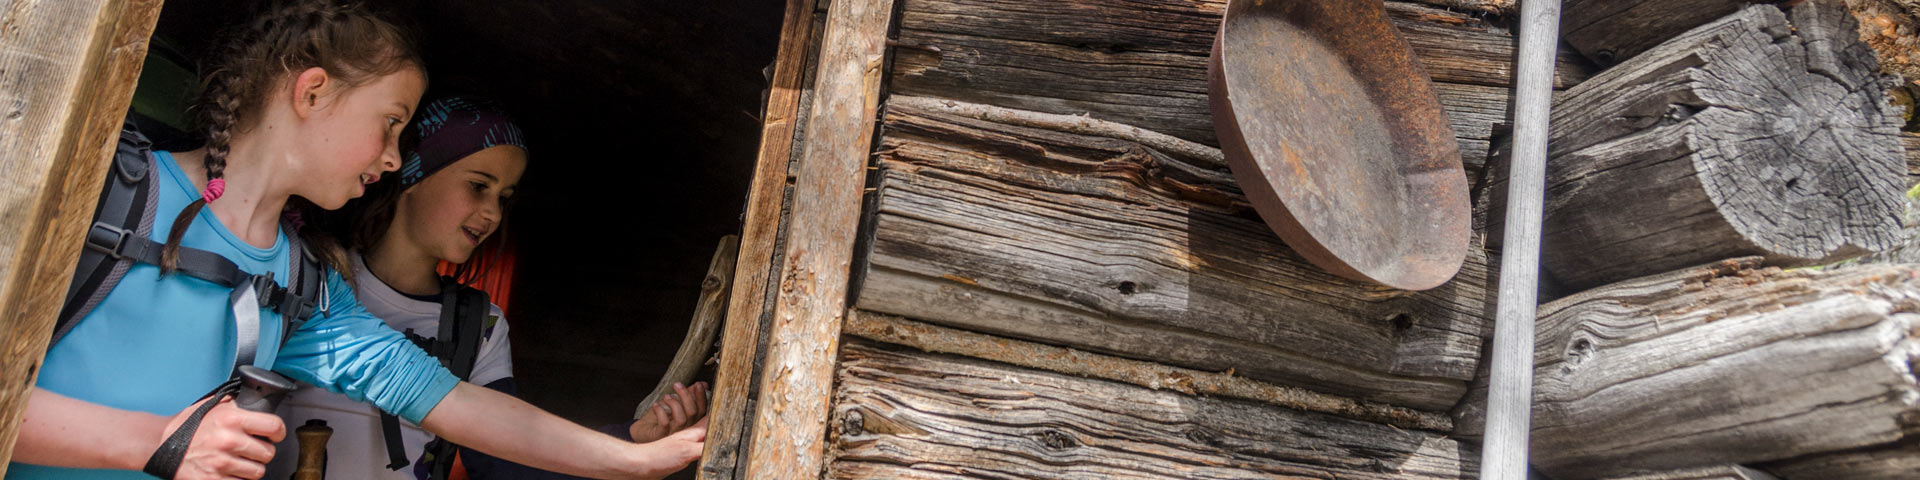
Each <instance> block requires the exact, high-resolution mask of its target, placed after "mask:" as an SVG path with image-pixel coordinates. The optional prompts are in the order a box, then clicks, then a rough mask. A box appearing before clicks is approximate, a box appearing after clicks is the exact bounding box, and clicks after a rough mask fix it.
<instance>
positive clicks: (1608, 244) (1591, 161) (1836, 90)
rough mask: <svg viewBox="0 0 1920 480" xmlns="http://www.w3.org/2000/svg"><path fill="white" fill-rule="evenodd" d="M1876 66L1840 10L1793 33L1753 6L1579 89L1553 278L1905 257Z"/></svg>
mask: <svg viewBox="0 0 1920 480" xmlns="http://www.w3.org/2000/svg"><path fill="white" fill-rule="evenodd" d="M1873 65H1874V59H1873V53H1872V52H1871V51H1870V49H1868V48H1867V47H1866V46H1865V45H1862V44H1860V43H1859V42H1858V41H1857V40H1855V39H1854V35H1853V19H1852V17H1851V16H1850V15H1848V14H1847V13H1846V11H1845V10H1844V9H1843V8H1840V7H1839V6H1838V5H1837V4H1833V3H1830V2H1809V3H1806V4H1803V5H1802V6H1801V7H1799V8H1795V9H1793V11H1792V19H1791V20H1789V18H1788V16H1787V15H1785V14H1783V13H1781V12H1780V10H1779V9H1777V8H1774V7H1773V6H1770V5H1755V6H1752V7H1748V8H1747V9H1744V10H1742V11H1741V12H1740V13H1739V14H1737V15H1733V16H1729V17H1726V18H1723V19H1721V20H1718V21H1716V22H1713V23H1711V24H1708V25H1705V26H1702V27H1700V28H1699V29H1695V30H1692V31H1690V32H1688V33H1687V34H1685V35H1683V36H1681V37H1679V38H1675V39H1674V40H1672V41H1670V42H1667V43H1665V44H1662V45H1661V46H1660V47H1658V48H1655V49H1653V50H1650V51H1648V52H1647V53H1645V54H1642V55H1640V56H1637V57H1634V58H1633V59H1632V60H1630V61H1628V62H1626V63H1622V64H1620V65H1619V66H1616V67H1614V68H1612V69H1609V70H1607V71H1606V72H1603V73H1601V74H1600V75H1599V76H1596V77H1594V78H1593V79H1592V80H1590V81H1588V82H1586V83H1583V84H1581V85H1579V86H1577V87H1574V88H1572V89H1570V90H1568V91H1567V92H1565V94H1564V95H1563V96H1562V97H1561V99H1560V101H1559V102H1558V103H1557V104H1556V105H1555V107H1554V115H1553V134H1552V135H1553V137H1552V142H1551V145H1552V149H1551V150H1550V152H1549V154H1550V155H1551V160H1549V161H1548V173H1547V175H1548V176H1547V198H1548V200H1547V206H1546V216H1547V219H1548V220H1547V224H1546V229H1545V237H1544V239H1543V249H1544V253H1543V263H1544V265H1545V268H1546V270H1547V271H1548V272H1550V273H1551V274H1552V275H1553V277H1554V278H1555V279H1556V280H1559V281H1560V282H1561V283H1563V284H1565V285H1566V286H1568V287H1572V288H1575V289H1581V288H1591V287H1595V286H1599V285H1603V284H1606V283H1610V282H1615V281H1620V280H1625V279H1628V278H1633V277H1637V276H1641V275H1647V274H1652V273H1657V272H1663V271H1669V270H1674V269H1679V268H1685V267H1686V266H1688V265H1693V264H1699V263H1705V262H1710V261H1714V260H1718V259H1722V258H1731V257H1736V256H1742V255H1763V256H1766V257H1767V258H1768V260H1769V261H1770V262H1774V263H1775V264H1779V265H1807V264H1814V263H1826V262H1831V261H1834V260H1837V259H1843V258H1849V257H1853V256H1858V255H1861V254H1864V253H1867V252H1870V251H1877V250H1881V249H1885V248H1888V247H1891V246H1893V244H1894V243H1895V242H1896V241H1897V238H1896V237H1897V232H1898V231H1899V227H1900V213H1901V209H1902V208H1903V205H1902V203H1901V197H1900V194H1901V192H1903V191H1904V190H1905V186H1906V182H1907V176H1906V173H1905V171H1906V169H1905V160H1904V156H1903V154H1902V150H1901V148H1902V147H1901V143H1900V135H1899V125H1900V122H1899V117H1898V113H1899V112H1898V110H1897V109H1896V108H1894V107H1891V106H1890V105H1889V104H1888V102H1887V99H1886V96H1885V95H1883V94H1882V92H1884V91H1885V87H1886V86H1887V85H1888V84H1887V83H1886V82H1888V81H1890V78H1889V77H1885V76H1883V75H1881V74H1879V73H1877V72H1876V69H1875V68H1874V66H1873ZM1498 170H1499V169H1494V170H1493V173H1494V174H1495V176H1492V177H1490V178H1491V179H1492V180H1493V181H1491V182H1489V183H1488V185H1489V186H1490V187H1492V190H1490V192H1489V193H1491V194H1492V195H1491V196H1490V198H1491V199H1492V201H1491V202H1489V205H1492V206H1498V205H1501V204H1503V203H1504V196H1503V195H1502V191H1503V190H1504V188H1503V187H1502V186H1501V185H1502V183H1503V182H1502V181H1501V180H1500V179H1499V177H1498V174H1499V173H1500V172H1499V171H1498ZM1491 218H1493V219H1497V218H1498V216H1493V217H1491Z"/></svg>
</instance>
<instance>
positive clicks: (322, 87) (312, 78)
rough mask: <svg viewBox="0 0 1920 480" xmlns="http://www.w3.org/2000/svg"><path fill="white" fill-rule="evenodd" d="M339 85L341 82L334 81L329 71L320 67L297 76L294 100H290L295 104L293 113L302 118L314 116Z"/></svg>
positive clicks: (294, 78) (295, 78)
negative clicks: (315, 111)
mask: <svg viewBox="0 0 1920 480" xmlns="http://www.w3.org/2000/svg"><path fill="white" fill-rule="evenodd" d="M337 83H339V82H335V81H333V76H332V75H328V74H327V69H324V68H320V67H312V68H308V69H306V70H303V71H301V72H300V73H299V74H298V75H295V76H294V77H293V92H292V93H293V98H290V99H288V100H291V101H292V102H293V113H294V114H295V115H299V116H300V118H307V117H309V116H311V115H313V111H314V110H316V109H318V108H319V107H320V105H321V102H324V101H325V100H326V99H327V95H328V94H331V93H333V90H334V89H335V86H334V85H335V84H337Z"/></svg>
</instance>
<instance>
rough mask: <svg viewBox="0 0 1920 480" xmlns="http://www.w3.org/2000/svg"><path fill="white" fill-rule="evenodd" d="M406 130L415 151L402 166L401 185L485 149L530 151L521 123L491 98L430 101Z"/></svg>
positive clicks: (457, 98) (458, 98)
mask: <svg viewBox="0 0 1920 480" xmlns="http://www.w3.org/2000/svg"><path fill="white" fill-rule="evenodd" d="M417 117H418V118H417V119H416V120H415V121H414V122H413V125H412V126H410V127H408V128H407V131H406V133H405V135H406V140H408V142H407V143H408V144H411V145H413V146H414V147H413V152H412V153H409V154H408V155H407V159H406V161H404V162H402V163H401V165H400V185H401V186H402V187H410V186H413V185H414V184H416V183H420V181H421V180H425V179H426V178H427V176H429V175H433V173H434V172H438V171H440V169H442V168H446V166H448V165H452V164H453V163H454V162H457V161H460V159H462V158H466V157H467V156H468V155H472V154H474V152H479V151H481V150H486V149H488V148H492V147H495V146H499V145H513V146H516V147H520V149H521V150H526V148H527V144H526V141H525V140H524V139H523V138H522V137H521V135H520V126H518V125H514V124H513V118H512V117H510V116H508V115H507V112H506V109H503V108H501V107H500V105H499V104H496V103H493V102H491V101H487V100H482V99H477V98H469V97H447V98H442V99H438V100H434V101H432V102H429V103H427V105H426V106H425V107H422V108H421V109H420V113H419V114H418V116H417Z"/></svg>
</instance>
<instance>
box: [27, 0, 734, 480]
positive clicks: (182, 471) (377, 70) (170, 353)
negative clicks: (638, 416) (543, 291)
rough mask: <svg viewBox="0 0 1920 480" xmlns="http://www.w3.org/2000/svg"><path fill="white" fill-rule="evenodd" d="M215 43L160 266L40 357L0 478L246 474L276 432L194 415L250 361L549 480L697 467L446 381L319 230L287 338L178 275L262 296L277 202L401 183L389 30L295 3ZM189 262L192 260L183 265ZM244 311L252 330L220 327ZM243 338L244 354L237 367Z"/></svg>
mask: <svg viewBox="0 0 1920 480" xmlns="http://www.w3.org/2000/svg"><path fill="white" fill-rule="evenodd" d="M225 45H226V48H225V49H224V50H222V51H221V52H222V53H221V54H220V55H219V56H218V57H216V58H217V60H216V61H217V65H214V66H212V68H210V69H208V70H206V71H205V73H204V75H205V78H204V84H203V88H202V100H201V102H200V105H199V107H198V108H199V109H200V110H199V112H198V113H199V115H200V119H201V122H202V128H204V130H205V134H206V137H207V139H208V142H207V145H206V146H204V147H203V148H201V149H198V150H193V151H185V152H152V154H151V161H152V167H151V168H150V169H149V172H148V174H149V175H152V176H154V178H153V181H152V186H153V189H154V192H153V193H152V197H151V198H153V199H154V200H153V201H154V202H157V207H155V208H157V209H158V210H157V211H159V212H179V213H178V215H177V216H176V217H175V219H174V220H173V221H172V222H171V223H170V224H168V223H167V222H165V221H164V220H162V221H158V222H154V225H153V228H152V229H151V234H150V235H148V236H149V237H150V239H151V241H152V242H154V243H158V242H160V240H161V239H164V247H159V248H160V250H161V253H160V254H159V255H157V260H155V261H153V262H152V263H154V264H147V263H136V264H134V265H133V266H132V267H130V268H128V269H127V270H126V272H125V274H124V277H122V278H121V279H120V280H119V281H118V282H117V283H116V284H114V287H113V288H112V289H111V290H109V291H107V293H106V295H105V296H104V299H103V300H100V301H99V303H98V305H97V306H95V307H93V309H92V310H90V311H89V313H87V314H86V315H85V316H84V317H82V320H81V321H79V322H77V323H76V324H73V325H71V326H70V327H69V328H70V330H68V331H67V333H65V334H64V336H63V337H61V338H62V339H61V340H60V341H58V342H57V343H55V344H53V345H52V346H50V347H49V348H48V350H47V355H46V359H45V362H44V363H43V365H42V367H41V370H40V373H39V377H38V380H37V382H36V384H35V387H34V389H33V390H32V392H31V393H30V394H29V397H28V400H27V408H26V410H25V412H24V413H23V415H22V420H21V423H20V432H19V438H18V441H17V444H16V446H15V449H14V457H13V462H14V463H12V464H10V465H8V467H7V471H6V474H7V477H8V478H21V479H41V478H79V479H123V478H147V477H145V476H144V475H143V474H142V473H140V472H141V471H143V470H144V471H145V472H147V473H149V474H152V475H155V476H159V477H162V478H179V479H195V480H197V479H216V478H217V479H227V478H259V477H260V476H261V475H262V474H264V472H265V466H264V464H265V463H266V462H268V461H270V460H271V459H272V457H273V456H274V449H273V444H272V442H274V441H278V440H280V439H282V438H284V437H285V435H286V434H287V431H286V430H287V428H286V425H285V424H284V423H283V422H282V421H281V420H280V418H279V417H277V416H275V415H273V414H272V413H260V412H252V411H247V410H242V409H240V408H238V407H236V406H234V404H233V402H232V401H230V400H228V399H226V397H225V396H223V395H215V396H210V397H206V398H205V399H201V400H196V399H197V398H201V397H200V395H202V394H203V393H205V392H207V391H209V390H211V389H213V388H214V387H215V386H218V385H222V384H223V383H226V382H227V380H228V378H229V376H230V373H232V372H233V371H234V370H235V368H234V367H235V363H236V362H240V361H243V360H242V359H244V358H246V357H248V356H251V357H252V362H251V363H250V364H251V365H253V366H258V367H261V368H270V369H271V370H273V371H275V372H279V373H281V374H285V375H287V376H289V377H292V378H294V379H297V380H300V381H302V382H305V383H307V384H310V385H313V386H315V387H319V388H322V389H326V390H329V391H333V392H337V393H341V394H343V395H346V396H347V397H349V398H352V399H354V400H357V401H365V402H368V403H372V404H374V405H376V406H378V407H380V408H381V409H382V410H385V411H387V412H391V413H393V414H395V415H397V416H399V417H400V418H404V419H406V420H407V421H409V422H413V423H415V424H418V425H420V426H421V427H423V428H424V429H426V430H428V431H431V432H433V433H435V434H437V435H439V436H440V437H442V438H446V439H448V440H450V441H453V442H455V443H458V444H460V445H463V446H466V447H470V448H473V449H475V450H478V451H482V452H488V453H491V454H493V455H497V456H500V457H502V458H505V459H507V460H511V461H515V462H519V463H523V464H527V465H530V466H534V467H538V468H543V469H547V470H553V471H558V472H564V473H569V474H574V475H580V476H587V477H596V478H660V477H663V476H665V475H667V474H669V473H672V472H674V471H677V470H679V469H681V468H683V467H685V466H686V464H687V463H689V462H691V461H692V460H693V459H695V458H697V457H698V456H699V455H700V451H701V447H702V442H703V439H704V437H705V422H704V421H702V422H700V423H698V424H695V425H694V426H692V427H690V428H687V429H684V430H681V431H678V432H674V433H673V434H670V435H667V436H666V437H665V438H662V439H660V440H658V441H654V442H651V443H645V444H635V443H629V442H625V441H622V440H619V439H616V438H614V437H612V436H608V435H605V434H601V433H598V432H594V431H592V430H589V429H586V428H584V427H580V426H578V425H574V424H572V423H571V422H568V421H565V420H562V419H560V418H559V417H556V416H553V415H551V414H548V413H545V412H542V411H540V410H539V409H537V408H535V407H533V406H531V405H528V404H526V403H524V402H521V401H519V400H517V399H514V398H513V397H511V396H508V395H505V394H502V393H499V392H495V391H493V390H488V389H486V388H483V387H477V386H474V385H471V384H466V383H463V382H460V381H459V380H458V379H457V378H456V377H454V376H453V375H452V374H451V373H449V372H448V370H447V369H446V368H444V367H441V366H440V363H439V362H437V361H435V360H433V359H432V358H429V357H428V356H427V355H426V353H425V352H424V351H422V350H421V349H420V348H419V347H416V346H414V345H413V343H412V342H410V341H408V340H407V339H406V338H405V337H404V336H403V335H402V334H401V333H400V332H396V331H394V330H393V329H391V328H389V327H387V325H386V324H385V323H384V322H383V321H382V320H381V319H379V318H376V317H374V316H373V315H370V314H368V313H367V312H366V310H365V308H363V307H362V306H361V305H360V304H359V302H358V301H357V300H356V298H355V297H354V291H353V289H352V288H351V287H350V286H349V284H348V279H346V278H343V277H342V276H341V273H347V272H351V271H352V270H351V268H343V267H344V265H343V264H342V261H343V260H344V258H345V257H344V255H342V254H341V253H340V252H339V250H338V248H337V247H334V246H333V245H335V244H334V243H333V242H330V241H328V240H327V239H325V238H321V237H320V236H319V234H318V233H317V230H318V229H312V230H315V232H308V231H304V230H303V231H301V232H299V233H297V234H296V235H299V236H300V237H303V238H305V240H306V242H305V244H306V245H308V246H310V247H312V248H310V250H311V251H312V253H313V254H315V255H316V256H320V257H324V258H325V259H326V261H325V263H327V264H330V265H332V266H333V268H331V269H329V270H331V271H329V272H327V273H326V274H325V277H324V279H325V285H324V288H323V289H321V290H320V292H321V293H320V294H319V298H317V301H318V303H319V304H320V307H318V308H316V309H315V310H314V313H313V314H312V315H311V316H309V317H308V318H305V319H304V321H301V322H298V323H293V322H289V323H286V324H285V325H286V327H285V328H283V323H282V322H281V320H282V319H281V318H280V317H279V314H278V313H277V312H278V310H271V309H266V308H261V309H259V310H258V311H257V312H255V311H252V309H251V308H243V307H242V306H243V305H247V302H246V301H245V300H247V299H250V297H249V296H247V295H241V293H240V292H242V291H245V292H252V291H253V288H252V287H247V288H246V289H244V290H241V289H235V288H231V287H224V286H221V285H219V284H216V283H214V282H211V281H207V280H203V279H202V278H200V277H196V276H190V275H184V274H182V272H183V271H188V270H189V269H188V266H189V264H190V263H195V262H200V261H202V260H204V257H205V255H202V254H211V255H215V256H217V257H219V258H223V259H224V261H225V262H229V263H231V264H232V265H233V266H235V267H237V268H238V269H240V270H244V271H245V272H250V273H252V274H253V275H254V276H252V277H250V278H252V279H265V280H266V281H269V282H274V283H275V284H276V286H277V284H279V283H282V282H284V281H283V280H280V279H285V278H289V277H291V276H292V275H288V270H289V269H290V265H294V264H295V263H293V262H290V260H292V259H297V258H299V257H295V255H303V254H304V253H303V252H297V251H294V249H293V248H291V247H290V244H291V243H292V242H291V240H290V239H289V238H288V235H289V232H287V231H285V230H284V229H283V228H282V227H281V226H282V221H281V216H282V213H283V211H285V209H286V207H287V206H288V204H289V203H290V202H310V203H311V204H312V205H313V206H316V207H318V208H322V209H334V208H339V207H341V206H342V205H343V204H345V203H346V202H347V200H348V199H351V198H354V197H357V196H360V195H361V194H362V193H363V192H364V190H365V188H366V185H367V184H371V183H373V182H374V181H376V180H378V179H379V178H380V177H381V176H383V175H385V174H386V173H388V172H392V171H394V170H396V169H397V168H399V163H400V159H399V153H398V146H397V143H398V142H397V140H398V138H399V137H400V135H401V132H402V129H403V127H405V125H406V123H407V121H408V120H409V119H410V118H412V116H413V110H414V108H415V107H416V105H417V103H418V102H419V99H420V96H421V94H422V92H423V91H424V90H425V88H426V75H425V73H424V70H423V68H422V63H421V62H420V60H419V58H418V57H417V54H416V53H415V50H414V47H413V44H412V43H411V41H410V39H408V38H407V36H406V35H405V34H404V32H403V31H402V30H401V29H399V28H397V27H395V26H394V25H393V24H391V23H388V22H386V21H384V20H382V19H380V18H378V17H376V16H374V15H372V14H370V13H368V12H366V11H365V10H363V9H361V8H357V7H354V6H341V5H335V4H332V3H331V2H328V1H324V0H307V1H300V2H298V3H294V4H290V5H287V6H284V7H282V8H278V9H275V10H273V11H271V12H270V13H267V14H265V15H262V16H260V17H259V18H257V19H256V20H254V21H253V22H251V23H250V24H247V25H245V26H243V27H242V28H241V29H240V30H239V31H238V32H237V33H236V34H234V35H232V36H231V38H229V39H227V42H226V43H225ZM161 215H162V218H163V219H164V215H165V214H164V213H162V214H161ZM189 250H191V252H192V253H195V256H192V258H188V257H185V256H183V252H188V251H189ZM189 260H191V261H189ZM145 261H146V260H142V262H145ZM348 274H350V273H348ZM236 297H238V298H241V299H243V300H234V298H236ZM264 304H265V303H264V302H263V303H262V305H264ZM255 313H257V314H258V317H259V321H258V322H257V323H256V324H255V325H257V328H254V329H252V330H254V331H251V332H249V331H247V329H242V328H240V327H239V326H238V325H239V322H236V321H235V319H238V318H241V316H242V314H245V315H247V316H251V315H253V314H255ZM286 329H290V330H292V331H290V332H283V330H286ZM249 333H250V334H251V335H248V334H249ZM243 337H248V338H243ZM251 337H257V338H251ZM283 339H284V340H283ZM255 343H257V349H255V350H252V351H251V352H252V354H251V355H246V356H242V355H241V354H239V353H236V352H239V351H242V350H244V346H245V345H249V344H255ZM208 402H213V403H212V406H210V407H208V408H209V410H199V409H200V408H201V407H202V405H203V404H207V403H208ZM196 413H197V414H196ZM176 433H182V435H180V436H176V435H175V434H176ZM170 437H172V438H170ZM181 440H184V442H182V441H181Z"/></svg>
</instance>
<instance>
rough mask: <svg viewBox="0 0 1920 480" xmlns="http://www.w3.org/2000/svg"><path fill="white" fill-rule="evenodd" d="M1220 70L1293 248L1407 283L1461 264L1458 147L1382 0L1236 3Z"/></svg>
mask: <svg viewBox="0 0 1920 480" xmlns="http://www.w3.org/2000/svg"><path fill="white" fill-rule="evenodd" d="M1208 77H1209V96H1210V99H1211V101H1212V103H1213V121H1214V130H1215V131H1217V132H1218V133H1219V136H1220V144H1221V148H1222V150H1224V151H1225V153H1226V157H1227V161H1228V164H1229V166H1230V167H1231V168H1232V169H1233V174H1234V177H1235V179H1236V180H1237V181H1238V183H1239V184H1240V187H1241V189H1242V190H1245V191H1246V193H1247V198H1248V200H1249V201H1251V202H1252V203H1253V206H1254V208H1255V209H1256V210H1258V211H1259V212H1260V216H1261V217H1262V218H1264V219H1265V220H1266V221H1267V225H1268V226H1269V227H1271V228H1272V229H1273V231H1274V232H1275V233H1278V234H1279V235H1280V238H1281V239H1283V240H1285V241H1286V243H1287V245H1288V246H1289V247H1292V248H1293V249H1294V251H1296V252H1298V253H1299V254H1300V255H1301V256H1302V257H1304V258H1306V259H1307V261H1309V262H1312V263H1313V264H1314V265H1318V266H1319V267H1321V268H1324V269H1326V270H1327V271H1329V272H1332V273H1334V274H1336V275H1339V276H1342V277H1346V278H1351V279H1355V280H1362V281H1371V282H1376V283H1379V284H1382V285H1386V286H1389V287H1394V288H1400V289H1407V290H1424V289H1428V288H1433V287H1436V286H1439V285H1440V284H1442V283H1446V281H1447V280H1448V279H1450V278H1452V277H1453V275H1454V273H1455V272H1457V271H1459V269H1460V264H1461V263H1462V261H1464V259H1465V258H1466V252H1467V233H1468V223H1469V222H1468V220H1469V215H1470V213H1469V211H1468V205H1467V179H1466V174H1465V173H1464V171H1463V170H1462V169H1461V167H1460V146H1459V144H1458V143H1457V141H1456V140H1455V139H1454V136H1453V129H1452V127H1450V126H1449V125H1448V123H1447V116H1446V112H1444V111H1441V109H1440V102H1439V100H1438V99H1437V98H1435V97H1434V94H1433V85H1432V83H1431V81H1430V80H1429V79H1428V77H1427V73H1426V70H1425V69H1424V68H1422V67H1421V66H1420V65H1419V63H1417V62H1416V61H1415V60H1414V57H1413V52H1412V49H1410V48H1409V47H1408V46H1407V43H1406V41H1404V40H1402V39H1401V38H1400V36H1399V35H1398V34H1397V33H1396V32H1395V31H1394V28H1393V25H1392V24H1390V23H1389V22H1388V21H1387V15H1386V9H1385V7H1384V5H1383V4H1382V2H1381V0H1232V1H1230V2H1229V3H1228V5H1227V12H1226V17H1225V19H1224V20H1222V22H1221V26H1220V35H1219V36H1218V37H1216V38H1215V39H1214V44H1213V56H1212V59H1211V60H1210V62H1209V65H1208Z"/></svg>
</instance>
